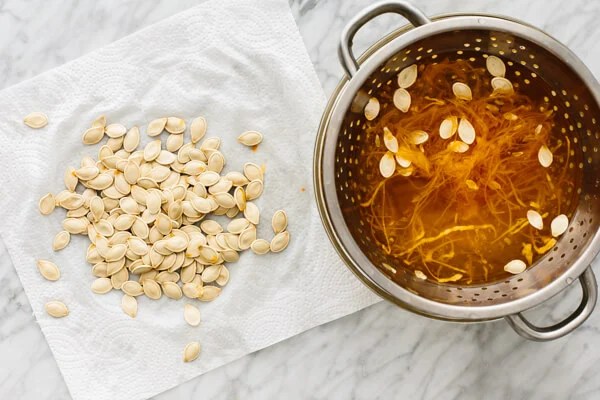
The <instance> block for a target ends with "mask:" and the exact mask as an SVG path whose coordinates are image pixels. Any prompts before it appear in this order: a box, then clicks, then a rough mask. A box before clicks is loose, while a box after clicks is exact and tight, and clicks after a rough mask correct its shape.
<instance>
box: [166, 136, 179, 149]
mask: <svg viewBox="0 0 600 400" xmlns="http://www.w3.org/2000/svg"><path fill="white" fill-rule="evenodd" d="M181 146H183V135H169V137H168V138H167V146H166V147H167V150H168V151H171V152H174V151H177V150H179V149H180V148H181Z"/></svg>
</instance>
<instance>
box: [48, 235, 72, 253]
mask: <svg viewBox="0 0 600 400" xmlns="http://www.w3.org/2000/svg"><path fill="white" fill-rule="evenodd" d="M70 241H71V234H70V233H69V232H67V231H60V232H58V233H57V234H56V236H54V240H53V241H52V250H54V251H59V250H62V249H64V248H65V247H67V246H68V245H69V242H70Z"/></svg>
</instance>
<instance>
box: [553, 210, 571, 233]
mask: <svg viewBox="0 0 600 400" xmlns="http://www.w3.org/2000/svg"><path fill="white" fill-rule="evenodd" d="M568 227H569V218H568V217H567V216H566V215H565V214H561V215H559V216H558V217H556V218H554V219H553V220H552V222H551V223H550V232H552V236H554V237H559V236H560V235H562V234H563V233H565V232H566V231H567V228H568Z"/></svg>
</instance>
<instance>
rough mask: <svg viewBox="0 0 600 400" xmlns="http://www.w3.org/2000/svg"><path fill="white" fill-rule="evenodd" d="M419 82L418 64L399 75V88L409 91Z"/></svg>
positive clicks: (405, 69)
mask: <svg viewBox="0 0 600 400" xmlns="http://www.w3.org/2000/svg"><path fill="white" fill-rule="evenodd" d="M416 81H417V64H413V65H411V66H408V67H406V68H404V69H403V70H402V71H400V73H399V74H398V86H399V87H401V88H403V89H407V88H409V87H411V86H412V85H413V84H414V83H415V82H416Z"/></svg>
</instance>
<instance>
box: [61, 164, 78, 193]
mask: <svg viewBox="0 0 600 400" xmlns="http://www.w3.org/2000/svg"><path fill="white" fill-rule="evenodd" d="M64 182H65V187H66V188H67V190H68V191H70V192H74V191H75V188H76V187H77V184H78V183H79V179H77V176H76V175H75V168H73V167H67V170H66V171H65V176H64Z"/></svg>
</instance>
